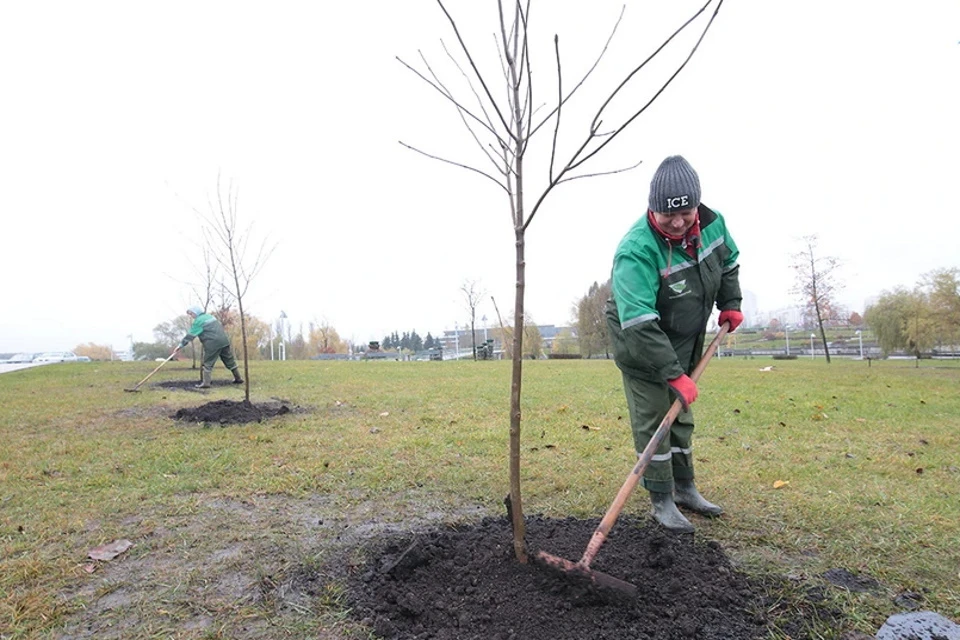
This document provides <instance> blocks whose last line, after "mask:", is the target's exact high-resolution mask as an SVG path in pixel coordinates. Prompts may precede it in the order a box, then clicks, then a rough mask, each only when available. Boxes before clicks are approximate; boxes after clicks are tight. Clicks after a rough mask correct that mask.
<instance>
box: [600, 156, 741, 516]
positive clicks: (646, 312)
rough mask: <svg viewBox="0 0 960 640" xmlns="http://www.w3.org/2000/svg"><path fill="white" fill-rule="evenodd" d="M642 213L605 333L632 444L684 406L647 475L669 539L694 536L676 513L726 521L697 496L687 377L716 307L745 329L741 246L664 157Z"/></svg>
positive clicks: (685, 166)
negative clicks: (672, 532)
mask: <svg viewBox="0 0 960 640" xmlns="http://www.w3.org/2000/svg"><path fill="white" fill-rule="evenodd" d="M647 204H648V207H647V211H646V213H645V215H643V216H642V217H641V218H640V219H639V220H637V221H636V222H635V223H634V225H633V227H631V228H630V230H629V231H628V232H627V234H626V235H625V236H624V237H623V239H622V240H621V241H620V245H619V246H618V247H617V251H616V254H615V255H614V259H613V270H612V275H611V284H612V296H611V299H610V300H609V301H608V302H607V312H606V316H607V325H608V327H609V329H610V336H611V340H612V342H613V352H614V358H615V361H616V363H617V366H618V367H619V368H620V371H621V373H622V375H623V387H624V392H625V393H626V399H627V407H628V408H629V411H630V426H631V428H632V431H633V440H634V446H635V448H636V451H637V454H638V455H639V454H640V453H641V452H642V451H643V450H644V449H645V448H646V446H647V443H649V442H650V439H651V438H652V437H653V434H654V433H655V432H656V430H657V427H658V426H659V425H660V422H661V421H662V420H663V417H664V416H665V415H666V414H667V411H669V409H670V405H671V404H672V402H673V397H672V395H671V394H673V395H675V396H676V397H677V398H678V399H679V400H680V402H681V404H682V405H683V411H681V413H680V415H678V416H677V419H676V420H675V421H674V423H673V426H672V428H671V430H670V434H669V437H667V438H664V440H663V442H661V444H660V447H659V448H658V449H657V451H656V453H655V455H654V456H653V459H652V460H651V461H650V464H649V466H648V467H647V469H646V471H645V472H644V476H643V486H644V488H645V489H647V491H649V492H650V500H651V502H652V504H653V511H652V514H653V517H654V518H655V519H656V520H657V522H659V523H660V524H661V525H663V526H664V527H666V528H668V529H672V530H675V531H687V532H688V531H693V525H692V524H691V523H690V521H689V520H687V518H686V517H684V515H683V514H682V513H681V512H680V511H679V510H678V509H677V505H680V506H681V507H685V508H687V509H690V510H691V511H694V512H696V513H699V514H701V515H705V516H718V515H720V514H721V513H723V509H722V508H720V507H719V506H717V505H715V504H713V503H711V502H708V501H707V500H706V499H704V497H703V496H701V495H700V492H699V491H697V487H696V485H695V484H694V481H693V479H694V473H693V451H692V440H693V426H694V424H693V422H694V421H693V412H692V411H691V410H690V405H691V404H693V401H694V400H696V399H697V393H698V391H697V385H696V383H695V382H694V381H693V380H692V379H691V378H690V377H689V375H688V374H689V373H690V372H691V371H693V369H694V368H695V367H696V365H697V363H698V362H699V361H700V358H701V356H702V354H703V343H704V340H705V332H706V328H707V321H708V320H709V318H710V314H711V313H712V311H713V306H714V304H716V307H717V309H719V310H720V324H723V323H725V322H728V323H729V324H730V331H734V330H736V328H737V327H738V326H739V325H740V323H741V322H742V321H743V314H742V313H740V300H741V295H740V283H739V271H740V267H739V265H738V264H737V257H738V256H739V255H740V252H739V250H738V249H737V245H736V244H735V243H734V241H733V238H732V237H730V233H729V231H728V230H727V225H726V222H725V221H724V219H723V216H722V215H720V214H719V213H717V212H716V211H714V210H712V209H710V208H708V207H706V206H705V205H703V204H701V202H700V178H699V176H698V175H697V172H696V171H694V169H693V167H692V166H691V165H690V163H689V162H687V161H686V160H685V159H684V158H683V157H681V156H671V157H669V158H666V159H665V160H664V161H663V162H662V163H661V164H660V166H659V168H657V170H656V172H655V173H654V176H653V179H652V180H651V182H650V195H649V200H648V203H647Z"/></svg>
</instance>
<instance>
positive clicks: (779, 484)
mask: <svg viewBox="0 0 960 640" xmlns="http://www.w3.org/2000/svg"><path fill="white" fill-rule="evenodd" d="M788 484H790V481H789V480H777V481H776V482H774V483H773V488H774V489H780V488H782V487H785V486H787V485H788Z"/></svg>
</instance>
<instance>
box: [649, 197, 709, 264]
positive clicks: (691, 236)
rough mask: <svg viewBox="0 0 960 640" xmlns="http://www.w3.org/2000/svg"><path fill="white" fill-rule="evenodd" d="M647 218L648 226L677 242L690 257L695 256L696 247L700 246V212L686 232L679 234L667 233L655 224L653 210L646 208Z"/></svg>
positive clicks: (669, 239) (669, 240)
mask: <svg viewBox="0 0 960 640" xmlns="http://www.w3.org/2000/svg"><path fill="white" fill-rule="evenodd" d="M647 220H649V221H650V226H651V227H653V228H654V230H655V231H656V232H657V233H659V234H660V235H661V236H663V237H664V238H666V240H667V241H668V242H670V243H671V245H673V244H679V245H680V246H682V247H683V249H684V251H686V252H687V254H689V255H690V257H691V258H696V257H697V249H698V248H699V247H700V214H699V213H697V217H696V220H694V222H693V224H692V225H691V226H690V228H689V229H687V232H686V233H684V234H681V235H674V234H672V233H669V232H668V231H667V230H666V229H664V228H663V227H661V226H660V225H659V224H657V217H656V216H655V215H653V211H651V210H649V209H647Z"/></svg>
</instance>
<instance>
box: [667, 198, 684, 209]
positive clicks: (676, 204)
mask: <svg viewBox="0 0 960 640" xmlns="http://www.w3.org/2000/svg"><path fill="white" fill-rule="evenodd" d="M688 205H689V196H677V197H675V198H667V206H668V207H670V208H671V209H680V208H683V207H686V206H688Z"/></svg>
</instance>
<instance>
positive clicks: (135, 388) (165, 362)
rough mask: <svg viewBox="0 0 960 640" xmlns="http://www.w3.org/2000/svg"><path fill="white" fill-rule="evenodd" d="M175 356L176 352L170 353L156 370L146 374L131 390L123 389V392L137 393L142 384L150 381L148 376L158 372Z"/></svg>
mask: <svg viewBox="0 0 960 640" xmlns="http://www.w3.org/2000/svg"><path fill="white" fill-rule="evenodd" d="M175 355H177V352H176V351H174V352H173V353H171V354H170V356H169V357H168V358H167V359H166V360H164V361H163V362H161V363H160V364H158V365H157V368H156V369H154V370H153V371H151V372H150V373H148V374H147V377H146V378H144V379H143V380H141V381H140V382H138V383H137V384H136V386H134V387H133V388H132V389H124V391H139V390H140V385H142V384H143V383H144V382H146V381H147V380H149V379H150V376H152V375H153V374H155V373H156V372H157V371H160V367H162V366H163V365H165V364H167V363H168V362H170V361H171V360H172V359H173V356H175Z"/></svg>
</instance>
